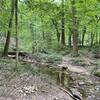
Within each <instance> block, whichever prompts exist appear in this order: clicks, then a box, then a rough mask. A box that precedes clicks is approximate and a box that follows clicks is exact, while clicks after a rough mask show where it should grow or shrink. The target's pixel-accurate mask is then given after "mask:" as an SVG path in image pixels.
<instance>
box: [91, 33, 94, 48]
mask: <svg viewBox="0 0 100 100" xmlns="http://www.w3.org/2000/svg"><path fill="white" fill-rule="evenodd" d="M93 44H94V34H93V33H92V32H91V47H93Z"/></svg>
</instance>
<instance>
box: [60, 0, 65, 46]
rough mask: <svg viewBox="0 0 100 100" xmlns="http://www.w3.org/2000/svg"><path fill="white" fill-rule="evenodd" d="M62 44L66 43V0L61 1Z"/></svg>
mask: <svg viewBox="0 0 100 100" xmlns="http://www.w3.org/2000/svg"><path fill="white" fill-rule="evenodd" d="M61 6H62V10H61V44H62V45H65V11H64V0H62V3H61Z"/></svg>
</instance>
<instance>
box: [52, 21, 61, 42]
mask: <svg viewBox="0 0 100 100" xmlns="http://www.w3.org/2000/svg"><path fill="white" fill-rule="evenodd" d="M52 23H53V25H54V26H55V29H56V33H57V41H58V44H59V42H60V32H59V29H58V23H57V21H55V20H54V19H52Z"/></svg>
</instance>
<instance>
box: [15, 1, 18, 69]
mask: <svg viewBox="0 0 100 100" xmlns="http://www.w3.org/2000/svg"><path fill="white" fill-rule="evenodd" d="M15 25H16V68H17V64H18V0H15Z"/></svg>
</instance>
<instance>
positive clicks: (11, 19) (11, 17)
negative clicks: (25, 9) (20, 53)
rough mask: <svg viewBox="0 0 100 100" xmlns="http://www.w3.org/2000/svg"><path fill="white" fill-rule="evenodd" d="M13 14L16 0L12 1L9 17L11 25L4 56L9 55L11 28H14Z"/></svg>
mask: <svg viewBox="0 0 100 100" xmlns="http://www.w3.org/2000/svg"><path fill="white" fill-rule="evenodd" d="M13 16H14V0H12V3H11V15H10V19H9V26H8V32H7V37H6V43H5V47H4V52H3V56H7V55H8V50H9V44H10V37H11V30H12V22H13Z"/></svg>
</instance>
